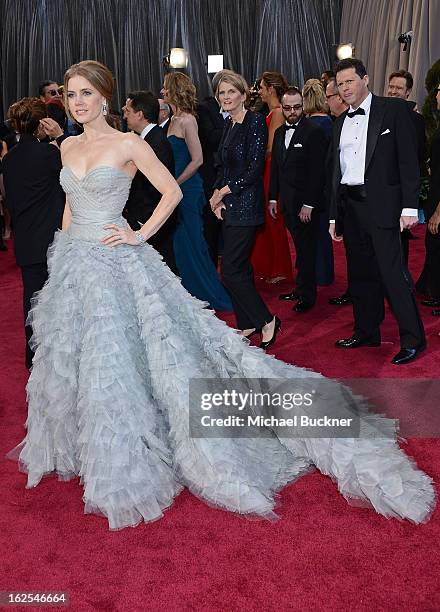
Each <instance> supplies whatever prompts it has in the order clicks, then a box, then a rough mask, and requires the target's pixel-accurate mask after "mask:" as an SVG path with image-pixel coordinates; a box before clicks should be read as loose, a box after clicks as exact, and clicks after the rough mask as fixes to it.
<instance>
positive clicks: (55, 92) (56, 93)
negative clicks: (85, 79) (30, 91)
mask: <svg viewBox="0 0 440 612" xmlns="http://www.w3.org/2000/svg"><path fill="white" fill-rule="evenodd" d="M63 91H64V88H63V87H59V88H58V89H49V90H48V92H47V93H48V94H50V95H51V96H52V98H54V97H55V96H62V95H63Z"/></svg>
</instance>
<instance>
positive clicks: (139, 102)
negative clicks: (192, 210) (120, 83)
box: [123, 91, 178, 274]
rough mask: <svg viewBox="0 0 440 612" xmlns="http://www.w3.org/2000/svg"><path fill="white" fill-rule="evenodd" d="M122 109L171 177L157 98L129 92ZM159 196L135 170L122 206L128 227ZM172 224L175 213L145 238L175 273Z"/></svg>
mask: <svg viewBox="0 0 440 612" xmlns="http://www.w3.org/2000/svg"><path fill="white" fill-rule="evenodd" d="M123 111H124V118H125V119H126V121H127V126H128V128H129V129H130V130H133V131H135V132H136V133H137V134H139V135H140V137H141V138H143V139H144V140H145V142H147V143H148V144H149V145H150V147H151V148H152V149H153V151H154V153H155V154H156V156H157V158H158V159H159V160H160V161H161V162H162V163H163V165H164V166H166V168H167V169H168V170H169V171H170V172H171V174H172V175H173V176H174V157H173V151H172V148H171V145H170V143H169V142H168V139H167V137H166V135H165V132H164V131H163V130H162V129H161V128H160V127H159V126H158V125H157V121H158V116H159V102H158V100H157V98H156V97H155V96H154V95H153V94H152V93H151V92H149V91H135V92H132V93H129V94H128V98H127V102H126V104H125V106H124V108H123ZM160 198H161V194H160V193H159V192H158V191H157V189H155V187H153V185H152V184H151V183H150V181H149V180H148V179H147V178H146V177H145V176H144V175H143V174H142V172H139V171H138V172H136V174H135V176H134V179H133V182H132V184H131V188H130V194H129V196H128V200H127V204H126V206H125V209H124V217H125V218H126V219H127V221H128V223H129V224H130V227H131V228H132V229H134V230H138V229H139V228H140V226H141V225H143V224H144V223H145V222H146V221H147V220H148V219H149V218H150V217H151V215H152V214H153V211H154V209H155V208H156V206H157V205H158V203H159V200H160ZM175 227H176V212H174V213H173V214H172V215H171V217H170V218H169V219H168V220H167V221H166V223H165V224H164V225H163V226H162V227H161V228H160V230H159V231H158V232H157V233H156V234H154V236H152V237H151V238H150V239H149V240H148V243H149V244H151V246H153V247H154V248H155V249H156V250H157V251H158V252H159V253H160V254H161V255H162V257H163V259H164V261H165V263H166V264H167V265H168V267H169V268H170V270H172V271H173V272H174V274H177V273H178V272H177V267H176V260H175V258H174V249H173V234H174V230H175Z"/></svg>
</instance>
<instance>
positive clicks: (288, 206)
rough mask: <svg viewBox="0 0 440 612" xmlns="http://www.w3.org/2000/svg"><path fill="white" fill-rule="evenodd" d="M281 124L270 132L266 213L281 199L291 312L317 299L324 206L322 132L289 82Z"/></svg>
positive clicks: (285, 297) (324, 144)
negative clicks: (292, 259) (290, 244)
mask: <svg viewBox="0 0 440 612" xmlns="http://www.w3.org/2000/svg"><path fill="white" fill-rule="evenodd" d="M281 107H282V111H283V115H284V118H285V124H284V125H282V126H280V127H279V128H278V129H277V130H276V131H275V135H274V140H273V145H272V164H271V172H270V186H269V212H270V214H271V215H272V216H274V215H276V214H277V199H278V197H279V199H280V205H281V212H282V213H283V217H284V221H285V223H286V227H287V229H288V230H289V232H290V233H291V235H292V238H293V241H294V243H295V249H296V268H297V276H296V289H295V290H294V291H292V292H291V293H286V294H282V295H280V299H282V300H295V301H297V303H296V305H295V306H294V307H293V310H294V311H295V312H305V311H306V310H308V309H309V308H311V307H312V306H313V305H314V304H315V301H316V247H317V240H318V231H319V216H318V212H319V211H320V210H323V208H324V198H323V191H324V183H325V160H326V155H327V141H326V136H325V132H324V131H323V130H321V129H320V128H319V127H317V126H315V125H314V124H313V123H312V122H310V121H308V120H307V119H306V118H305V117H304V116H303V105H302V95H301V92H300V91H299V89H297V88H296V87H290V88H289V89H288V90H287V91H286V93H285V94H284V95H283V97H282V99H281Z"/></svg>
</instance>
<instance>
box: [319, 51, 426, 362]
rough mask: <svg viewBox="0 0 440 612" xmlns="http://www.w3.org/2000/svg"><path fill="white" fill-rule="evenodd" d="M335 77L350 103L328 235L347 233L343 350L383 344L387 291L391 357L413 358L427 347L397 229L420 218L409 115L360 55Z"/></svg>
mask: <svg viewBox="0 0 440 612" xmlns="http://www.w3.org/2000/svg"><path fill="white" fill-rule="evenodd" d="M336 83H337V86H338V90H339V92H340V94H341V96H342V98H343V99H344V100H345V101H346V102H347V104H349V105H350V108H349V109H348V111H347V112H346V113H344V114H343V115H341V116H340V117H338V119H336V121H335V128H334V133H333V145H332V154H333V177H332V202H331V207H330V234H331V236H332V238H333V239H334V240H342V234H343V236H344V241H345V247H346V251H347V261H348V276H349V290H350V295H351V297H352V300H353V311H354V323H355V325H354V334H353V336H352V337H351V338H346V339H342V340H338V341H337V342H336V346H338V347H339V348H357V347H360V346H379V345H380V324H381V322H382V321H383V318H384V294H386V295H387V297H388V299H389V302H390V305H391V308H392V310H393V312H394V315H395V317H396V319H397V322H398V325H399V332H400V345H401V349H400V351H399V352H398V353H397V354H396V355H395V357H394V358H393V360H392V363H394V364H397V365H400V364H404V363H408V362H409V361H411V360H413V359H414V358H415V357H416V356H417V355H418V354H419V353H420V352H421V351H422V350H424V348H425V347H426V341H425V334H424V329H423V324H422V321H421V319H420V315H419V312H418V309H417V305H416V301H415V296H414V288H413V284H412V280H411V277H410V275H409V273H408V269H407V266H406V264H405V262H404V260H403V256H402V247H401V241H400V232H401V230H402V229H405V228H408V229H410V228H411V227H413V226H415V225H416V224H417V214H418V201H419V164H418V159H417V141H416V133H415V130H414V126H413V123H412V121H411V117H410V113H411V112H412V111H411V110H410V109H409V107H408V105H407V104H406V103H405V102H404V101H403V100H398V99H392V98H380V97H378V96H373V95H372V94H371V93H370V92H369V90H368V75H367V72H366V69H365V66H364V65H363V63H362V62H361V61H360V60H358V59H353V58H350V59H345V60H342V61H341V62H339V64H338V65H337V67H336Z"/></svg>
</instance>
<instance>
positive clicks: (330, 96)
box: [325, 93, 339, 100]
mask: <svg viewBox="0 0 440 612" xmlns="http://www.w3.org/2000/svg"><path fill="white" fill-rule="evenodd" d="M333 96H339V94H337V93H335V94H328V95H327V94H326V96H325V97H326V98H327V100H330V98H333Z"/></svg>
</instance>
